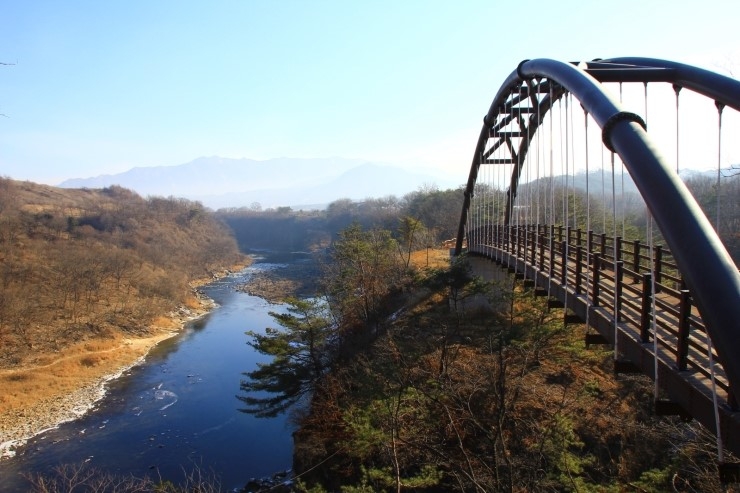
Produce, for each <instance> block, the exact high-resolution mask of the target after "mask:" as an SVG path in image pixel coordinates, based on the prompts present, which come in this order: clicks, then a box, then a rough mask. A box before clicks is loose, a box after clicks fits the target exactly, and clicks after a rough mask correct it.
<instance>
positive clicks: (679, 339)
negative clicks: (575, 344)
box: [467, 225, 734, 406]
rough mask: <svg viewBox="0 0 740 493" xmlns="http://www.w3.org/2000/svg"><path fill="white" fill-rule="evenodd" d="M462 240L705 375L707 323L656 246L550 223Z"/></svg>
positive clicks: (718, 376) (481, 231)
mask: <svg viewBox="0 0 740 493" xmlns="http://www.w3.org/2000/svg"><path fill="white" fill-rule="evenodd" d="M467 240H468V251H469V252H471V253H476V254H481V255H485V256H487V257H489V258H491V259H492V260H495V261H498V262H499V263H501V262H503V263H505V264H506V265H507V266H508V267H509V269H510V270H512V271H513V272H515V273H518V274H519V275H520V276H521V277H525V278H526V277H527V274H529V275H530V276H531V278H532V280H533V281H540V282H539V283H538V286H537V287H538V289H539V290H540V291H541V292H542V290H547V294H549V295H552V293H550V291H549V290H548V289H547V288H548V287H550V286H551V284H552V283H553V282H554V283H556V284H557V285H558V287H559V288H560V289H561V291H562V293H564V295H565V296H566V297H567V296H568V295H571V296H576V297H579V298H580V299H581V300H582V301H583V302H584V303H585V304H586V305H587V310H586V312H585V313H589V310H591V309H594V308H602V309H603V310H602V312H611V313H612V319H616V325H617V326H618V327H619V328H620V330H623V331H627V332H630V333H633V334H635V337H636V338H637V339H638V341H639V342H640V343H642V344H643V345H645V346H646V350H649V349H650V346H652V342H653V337H654V332H655V333H657V337H658V341H657V346H658V351H659V353H660V354H661V358H665V357H666V356H667V357H668V358H670V360H671V361H672V363H673V365H674V366H675V369H676V370H678V371H681V372H683V371H687V370H690V371H691V372H692V373H694V374H695V375H697V376H699V375H700V376H701V380H703V381H705V382H708V381H709V380H710V378H711V366H710V364H709V356H708V349H707V348H708V346H707V332H706V328H705V326H704V324H703V322H702V318H701V315H700V314H699V312H698V310H697V309H696V307H694V306H693V304H692V296H691V292H690V291H689V290H688V289H687V287H686V284H685V282H684V281H683V279H682V278H681V274H680V271H679V269H678V266H677V265H676V263H675V260H674V259H673V256H672V255H671V252H670V251H668V249H666V248H664V247H663V246H661V245H653V246H652V249H651V248H650V245H647V244H646V243H645V242H644V241H641V240H627V239H624V238H622V237H620V236H616V237H615V236H612V235H608V234H606V233H595V232H594V231H583V230H581V229H577V228H571V227H564V226H552V225H526V226H501V225H493V226H483V227H479V228H477V229H473V230H471V231H470V232H469V234H468V238H467ZM543 279H547V283H546V285H543V284H544V283H543V282H542V280H543ZM653 293H654V294H655V296H653ZM653 304H654V305H655V306H654V307H653ZM582 318H583V317H582ZM586 318H588V315H586ZM584 322H586V320H584ZM653 326H654V327H653ZM611 342H613V341H611ZM713 359H714V362H715V364H714V372H715V380H716V383H717V386H718V388H720V389H722V390H723V391H724V392H725V394H726V396H727V399H728V402H730V403H731V404H732V405H733V406H734V399H733V398H732V394H731V392H730V388H729V384H728V381H727V378H726V377H725V374H724V371H723V369H722V366H721V363H720V362H719V361H718V357H717V354H716V352H713Z"/></svg>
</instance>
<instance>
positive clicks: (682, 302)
mask: <svg viewBox="0 0 740 493" xmlns="http://www.w3.org/2000/svg"><path fill="white" fill-rule="evenodd" d="M690 329H691V296H689V290H688V289H682V290H681V295H680V298H679V305H678V341H677V347H676V366H677V367H678V369H679V370H682V371H683V370H685V369H686V365H687V361H688V357H689V330H690Z"/></svg>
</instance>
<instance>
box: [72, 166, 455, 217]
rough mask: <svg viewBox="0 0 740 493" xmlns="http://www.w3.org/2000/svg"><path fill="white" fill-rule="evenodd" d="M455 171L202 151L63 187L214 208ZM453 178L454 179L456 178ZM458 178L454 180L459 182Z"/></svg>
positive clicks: (365, 191) (298, 199)
mask: <svg viewBox="0 0 740 493" xmlns="http://www.w3.org/2000/svg"><path fill="white" fill-rule="evenodd" d="M466 174H467V172H466V170H462V171H461V173H460V176H459V177H449V176H444V175H439V174H436V175H435V174H434V173H433V172H429V173H414V172H411V171H408V170H406V169H404V168H401V167H399V166H394V165H390V164H385V163H373V162H368V161H362V160H358V159H344V158H315V159H298V158H279V159H269V160H265V161H258V160H253V159H228V158H221V157H215V156H214V157H201V158H198V159H196V160H194V161H191V162H189V163H186V164H182V165H179V166H156V167H137V168H132V169H130V170H129V171H126V172H124V173H119V174H116V175H102V176H97V177H94V178H75V179H71V180H66V181H64V182H62V183H60V184H59V186H60V187H63V188H103V187H107V186H110V185H120V186H122V187H125V188H129V189H131V190H134V191H136V192H137V193H139V194H141V195H143V196H149V195H158V196H166V197H167V196H175V197H184V198H188V199H191V200H199V201H201V202H202V203H203V204H204V205H206V206H208V207H212V208H214V209H218V208H222V207H242V206H249V205H251V204H253V203H255V202H259V203H260V204H261V205H262V207H278V206H291V207H295V206H302V205H306V204H324V205H325V204H328V203H329V202H332V201H334V200H336V199H339V198H349V199H353V200H362V199H364V198H368V197H385V196H388V195H396V196H403V195H405V194H407V193H409V192H412V191H414V190H416V189H418V188H419V187H421V186H424V185H430V184H435V185H437V186H438V187H440V188H451V187H456V186H458V185H460V184H462V183H463V182H464V181H465V175H466ZM455 178H457V180H456V179H455ZM458 182H459V183H458Z"/></svg>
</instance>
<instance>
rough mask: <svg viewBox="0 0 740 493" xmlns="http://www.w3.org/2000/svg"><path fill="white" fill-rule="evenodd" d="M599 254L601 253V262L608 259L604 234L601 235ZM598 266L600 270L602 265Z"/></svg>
mask: <svg viewBox="0 0 740 493" xmlns="http://www.w3.org/2000/svg"><path fill="white" fill-rule="evenodd" d="M600 253H601V258H602V260H606V258H607V257H608V255H607V253H606V233H601V252H600ZM600 266H601V267H600V268H602V267H603V263H602V264H600Z"/></svg>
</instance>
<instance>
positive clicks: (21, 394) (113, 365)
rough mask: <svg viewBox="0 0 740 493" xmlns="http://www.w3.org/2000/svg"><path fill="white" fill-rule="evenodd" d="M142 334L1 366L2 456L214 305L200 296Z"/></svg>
mask: <svg viewBox="0 0 740 493" xmlns="http://www.w3.org/2000/svg"><path fill="white" fill-rule="evenodd" d="M199 300H200V306H199V307H198V308H196V309H185V308H181V309H179V310H178V311H177V312H176V313H173V314H171V315H170V316H169V317H167V319H166V320H167V321H166V323H164V324H161V325H160V326H156V327H150V330H149V334H148V335H146V336H144V337H122V336H118V337H113V338H108V339H100V340H90V341H85V342H83V343H80V344H77V345H75V346H72V347H70V348H68V349H66V350H65V351H64V356H61V357H58V358H55V359H51V360H49V361H44V362H42V363H40V364H37V365H34V366H30V367H23V368H17V369H16V368H13V369H4V370H0V388H2V393H0V458H7V457H12V456H13V455H15V449H16V448H17V447H18V446H20V445H22V444H24V443H25V442H26V441H27V440H28V439H29V438H31V437H33V436H35V435H38V434H39V433H42V432H43V431H46V430H48V429H50V428H54V427H56V426H59V424H61V423H64V422H67V421H72V420H74V419H77V418H79V417H80V416H82V415H83V414H85V413H86V412H87V411H89V410H90V409H91V408H92V407H93V406H94V405H95V403H96V402H97V401H99V400H100V399H102V398H103V396H104V395H105V391H106V384H107V383H108V382H110V381H111V380H113V379H115V378H117V377H119V376H121V375H122V374H123V373H124V372H125V371H126V370H128V369H130V368H131V367H133V366H136V365H138V364H140V363H141V362H142V361H143V360H144V357H145V356H146V355H147V353H149V351H150V350H151V349H152V348H154V347H155V346H156V345H157V344H159V343H160V342H162V341H163V340H165V339H168V338H170V337H173V336H175V335H177V333H178V332H180V330H182V328H183V327H184V326H185V324H186V323H187V322H189V321H191V320H194V319H197V318H199V317H201V316H203V315H204V314H206V313H207V312H209V311H210V310H212V309H213V307H214V306H215V305H214V303H213V301H212V300H209V299H207V298H199Z"/></svg>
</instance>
